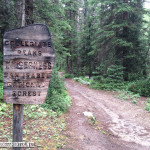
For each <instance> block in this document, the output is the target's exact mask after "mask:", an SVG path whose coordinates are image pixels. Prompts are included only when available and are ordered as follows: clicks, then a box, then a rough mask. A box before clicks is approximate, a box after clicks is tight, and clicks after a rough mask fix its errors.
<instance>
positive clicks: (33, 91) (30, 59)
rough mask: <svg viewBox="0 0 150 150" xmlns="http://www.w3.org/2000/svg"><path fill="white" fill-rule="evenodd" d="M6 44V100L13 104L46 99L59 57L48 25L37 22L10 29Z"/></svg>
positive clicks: (4, 63) (36, 102) (34, 102)
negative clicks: (56, 60) (54, 66)
mask: <svg viewBox="0 0 150 150" xmlns="http://www.w3.org/2000/svg"><path fill="white" fill-rule="evenodd" d="M3 45H4V48H3V51H4V57H3V76H4V80H3V83H4V90H3V96H4V100H5V101H6V102H7V103H13V104H41V103H43V102H44V101H45V99H46V95H47V90H48V87H49V81H50V77H51V73H52V69H53V65H54V60H55V53H54V50H53V44H52V40H51V35H50V33H49V30H48V28H47V26H45V25H43V24H34V25H29V26H26V27H22V28H18V29H15V30H10V31H7V32H6V33H5V34H4V40H3Z"/></svg>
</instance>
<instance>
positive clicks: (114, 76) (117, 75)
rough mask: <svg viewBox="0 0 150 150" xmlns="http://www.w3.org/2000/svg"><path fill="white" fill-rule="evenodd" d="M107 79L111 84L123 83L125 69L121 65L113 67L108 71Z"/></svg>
mask: <svg viewBox="0 0 150 150" xmlns="http://www.w3.org/2000/svg"><path fill="white" fill-rule="evenodd" d="M107 79H108V80H109V81H110V82H115V83H118V82H122V81H123V67H122V66H119V65H111V66H110V67H109V68H108V69H107Z"/></svg>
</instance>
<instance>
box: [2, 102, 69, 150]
mask: <svg viewBox="0 0 150 150" xmlns="http://www.w3.org/2000/svg"><path fill="white" fill-rule="evenodd" d="M23 113H24V117H23V142H34V146H35V147H34V148H31V149H38V150H43V149H52V150H57V149H58V148H64V146H65V142H66V137H65V136H64V135H63V134H62V131H64V130H66V124H65V118H64V115H63V114H62V115H60V116H58V115H57V113H56V112H54V111H52V110H48V109H44V108H42V107H41V106H40V105H24V111H23ZM12 119H13V105H12V104H6V103H4V102H1V103H0V141H1V142H12V122H13V121H12ZM6 149H7V148H4V150H6Z"/></svg>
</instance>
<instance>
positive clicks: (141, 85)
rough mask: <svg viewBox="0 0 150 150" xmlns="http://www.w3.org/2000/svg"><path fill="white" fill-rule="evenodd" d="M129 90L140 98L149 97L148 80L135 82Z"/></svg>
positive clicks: (149, 81)
mask: <svg viewBox="0 0 150 150" xmlns="http://www.w3.org/2000/svg"><path fill="white" fill-rule="evenodd" d="M129 90H130V91H132V92H134V93H139V94H140V95H142V96H147V97H149V96H150V78H148V79H143V80H139V81H136V82H135V83H133V84H131V85H130V87H129Z"/></svg>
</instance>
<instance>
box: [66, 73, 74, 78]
mask: <svg viewBox="0 0 150 150" xmlns="http://www.w3.org/2000/svg"><path fill="white" fill-rule="evenodd" d="M64 77H65V78H73V77H74V75H73V74H64Z"/></svg>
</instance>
